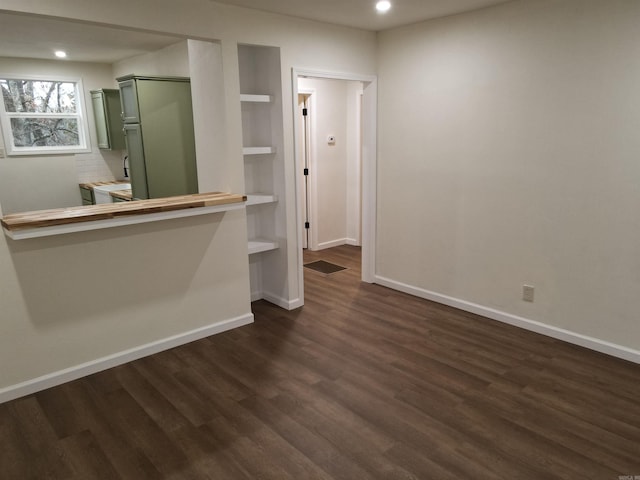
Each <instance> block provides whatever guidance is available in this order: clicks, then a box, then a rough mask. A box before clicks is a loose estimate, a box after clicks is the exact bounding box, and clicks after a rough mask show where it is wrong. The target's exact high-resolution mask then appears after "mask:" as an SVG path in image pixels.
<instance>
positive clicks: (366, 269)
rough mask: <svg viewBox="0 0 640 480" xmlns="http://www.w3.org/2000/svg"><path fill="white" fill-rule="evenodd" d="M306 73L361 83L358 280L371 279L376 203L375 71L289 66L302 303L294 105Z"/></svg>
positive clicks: (300, 280) (300, 260)
mask: <svg viewBox="0 0 640 480" xmlns="http://www.w3.org/2000/svg"><path fill="white" fill-rule="evenodd" d="M300 77H309V78H318V79H323V78H324V79H332V80H353V81H359V82H362V84H363V95H362V218H361V222H362V281H363V282H367V283H373V282H374V280H375V270H376V268H375V267H376V262H375V251H376V218H377V217H376V205H377V187H376V186H377V125H378V118H377V113H378V108H377V105H378V78H377V77H376V76H375V75H361V74H357V73H356V74H354V73H340V72H329V71H323V70H311V69H307V68H295V67H294V68H292V69H291V80H292V91H293V105H294V109H293V114H294V122H293V128H294V135H293V138H294V155H295V162H294V167H295V175H296V182H295V185H296V219H297V223H298V225H297V228H296V231H297V241H298V248H297V250H298V288H299V291H300V298H301V300H302V302H303V303H304V274H303V270H302V269H303V258H302V229H301V227H302V225H303V223H302V222H303V220H302V216H303V215H302V211H301V208H300V205H301V197H300V195H304V192H303V191H301V188H300V181H299V178H300V175H302V174H303V172H301V171H300V158H299V155H300V145H299V143H300V142H299V133H300V132H299V128H300V127H299V122H297V121H296V117H295V115H296V114H297V109H298V93H299V92H298V78H300Z"/></svg>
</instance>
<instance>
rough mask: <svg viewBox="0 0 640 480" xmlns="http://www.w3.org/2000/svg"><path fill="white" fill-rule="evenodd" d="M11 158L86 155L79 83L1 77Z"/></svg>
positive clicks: (4, 125)
mask: <svg viewBox="0 0 640 480" xmlns="http://www.w3.org/2000/svg"><path fill="white" fill-rule="evenodd" d="M0 90H2V104H1V105H2V108H0V120H1V121H2V133H3V134H4V141H5V148H6V149H7V153H8V154H9V155H40V154H52V153H79V152H87V151H89V148H88V147H87V138H88V135H87V127H86V122H85V119H84V115H83V112H84V109H83V104H82V93H81V92H83V89H82V85H81V82H80V80H77V79H75V80H70V79H49V80H45V79H34V78H24V77H23V78H18V77H8V76H2V77H0Z"/></svg>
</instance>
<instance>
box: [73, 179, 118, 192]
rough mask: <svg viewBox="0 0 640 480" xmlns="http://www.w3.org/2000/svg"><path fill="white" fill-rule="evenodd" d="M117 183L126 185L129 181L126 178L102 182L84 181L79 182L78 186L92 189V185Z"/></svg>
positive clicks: (99, 185)
mask: <svg viewBox="0 0 640 480" xmlns="http://www.w3.org/2000/svg"><path fill="white" fill-rule="evenodd" d="M118 183H122V184H126V185H128V184H129V183H130V182H129V181H128V180H106V181H103V182H85V183H80V184H79V185H80V188H86V189H88V190H93V188H94V187H101V186H103V185H116V184H118Z"/></svg>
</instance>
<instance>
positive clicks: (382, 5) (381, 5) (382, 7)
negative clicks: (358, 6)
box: [376, 0, 391, 13]
mask: <svg viewBox="0 0 640 480" xmlns="http://www.w3.org/2000/svg"><path fill="white" fill-rule="evenodd" d="M390 8H391V2H388V1H387V0H380V1H379V2H378V3H376V10H378V12H380V13H385V12H387V11H389V9H390Z"/></svg>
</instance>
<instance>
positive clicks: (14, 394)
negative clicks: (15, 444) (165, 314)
mask: <svg viewBox="0 0 640 480" xmlns="http://www.w3.org/2000/svg"><path fill="white" fill-rule="evenodd" d="M250 323H253V314H252V313H247V314H245V315H242V316H240V317H236V318H230V319H228V320H224V321H222V322H218V323H215V324H213V325H208V326H206V327H202V328H197V329H195V330H191V331H189V332H184V333H180V334H178V335H174V336H172V337H168V338H164V339H162V340H158V341H155V342H151V343H148V344H146V345H140V346H138V347H134V348H131V349H129V350H124V351H122V352H118V353H114V354H113V355H108V356H106V357H102V358H98V359H96V360H92V361H90V362H86V363H82V364H80V365H76V366H74V367H70V368H66V369H64V370H59V371H57V372H53V373H49V374H47V375H43V376H41V377H37V378H34V379H32V380H27V381H25V382H22V383H18V384H16V385H11V386H9V387H5V388H3V389H0V403H4V402H8V401H10V400H14V399H16V398H20V397H24V396H25V395H30V394H32V393H35V392H39V391H41V390H45V389H47V388H51V387H55V386H57V385H61V384H63V383H66V382H70V381H72V380H77V379H78V378H82V377H86V376H87V375H92V374H94V373H98V372H101V371H103V370H107V369H109V368H113V367H117V366H118V365H122V364H124V363H127V362H131V361H133V360H137V359H139V358H142V357H147V356H149V355H153V354H154V353H158V352H162V351H164V350H168V349H170V348H174V347H178V346H180V345H185V344H187V343H190V342H193V341H195V340H200V339H201V338H205V337H209V336H211V335H215V334H218V333H222V332H225V331H227V330H231V329H234V328H238V327H242V326H244V325H248V324H250Z"/></svg>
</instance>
